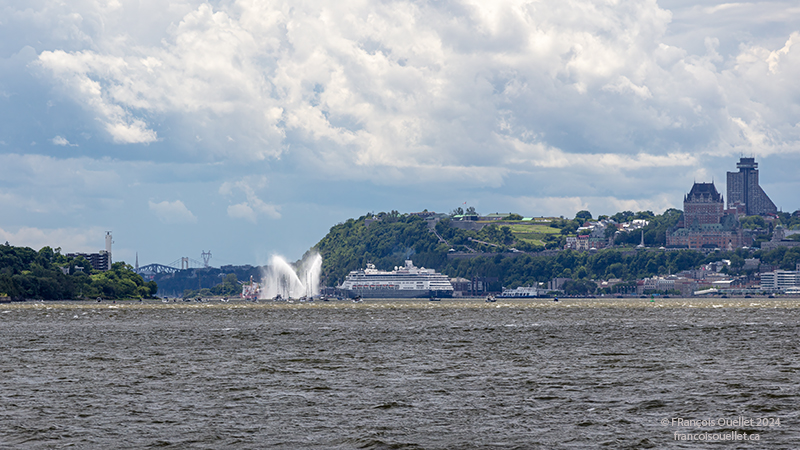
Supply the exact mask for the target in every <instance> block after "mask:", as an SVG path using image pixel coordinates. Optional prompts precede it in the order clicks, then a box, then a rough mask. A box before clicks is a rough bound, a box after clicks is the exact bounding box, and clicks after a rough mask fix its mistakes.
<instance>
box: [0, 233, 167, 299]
mask: <svg viewBox="0 0 800 450" xmlns="http://www.w3.org/2000/svg"><path fill="white" fill-rule="evenodd" d="M76 267H83V268H84V269H83V271H80V270H77V269H76ZM62 268H63V269H64V270H66V271H67V274H64V271H63V270H62ZM157 290H158V287H157V285H156V283H154V282H152V281H151V282H149V283H145V282H144V280H142V277H141V276H140V275H138V274H137V273H136V272H134V271H133V268H132V267H131V266H129V265H127V264H125V263H124V262H117V263H114V264H112V266H111V270H108V271H106V272H99V271H94V270H92V269H91V265H90V264H89V262H88V261H86V259H84V258H83V257H78V258H68V257H67V256H65V255H62V254H61V252H60V249H55V250H53V249H51V248H50V247H43V248H42V249H41V250H39V251H38V252H37V251H36V250H33V249H31V248H29V247H13V246H11V245H8V244H7V243H6V245H0V297H6V296H7V297H10V298H12V299H16V300H24V299H42V300H71V299H79V298H85V299H94V298H96V297H103V298H106V299H123V298H137V297H138V298H141V297H150V296H151V295H155V293H156V291H157Z"/></svg>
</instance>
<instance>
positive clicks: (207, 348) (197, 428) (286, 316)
mask: <svg viewBox="0 0 800 450" xmlns="http://www.w3.org/2000/svg"><path fill="white" fill-rule="evenodd" d="M798 332H800V301H797V300H764V299H746V300H725V301H723V300H682V299H672V300H659V301H657V302H649V301H648V300H638V299H637V300H565V301H561V302H559V303H553V302H548V301H543V300H526V301H506V302H504V301H502V300H501V301H499V302H498V303H491V304H487V303H482V302H479V301H474V302H469V301H443V302H427V301H403V302H387V301H375V302H365V303H361V304H352V303H334V302H331V303H314V304H295V305H292V304H272V303H268V304H264V303H261V304H252V303H238V304H233V303H231V304H196V303H191V304H188V303H179V304H161V303H157V304H147V303H144V304H139V303H136V304H122V303H118V304H114V305H111V304H108V303H102V304H97V303H44V304H42V303H37V304H31V303H25V304H11V305H0V354H1V355H2V363H1V364H0V447H4V448H5V447H8V448H62V447H69V446H74V447H76V448H149V447H164V448H209V449H216V448H287V449H289V448H291V449H294V448H319V449H323V448H324V449H329V448H341V449H348V448H368V449H384V448H385V449H389V448H391V449H405V448H408V449H415V448H425V449H456V448H464V449H471V448H478V449H482V448H486V449H490V448H502V449H505V448H613V449H616V448H649V447H652V448H722V447H725V448H743V449H755V448H787V449H788V448H797V446H798V445H800V424H798V420H800V417H799V416H800V412H799V411H798V405H800V397H798V395H799V394H800V388H798V382H799V381H800V376H799V374H800V350H798V335H799V333H798ZM738 417H744V418H753V419H756V418H778V419H779V420H780V426H754V425H744V426H738V425H735V424H732V425H722V426H709V425H706V426H703V425H702V424H701V425H700V426H695V427H680V426H677V425H673V423H676V422H673V421H672V419H685V420H689V419H700V420H702V419H713V420H716V419H718V418H730V419H736V418H738ZM664 419H668V421H669V422H670V424H668V425H662V424H661V421H662V420H664ZM773 424H774V422H773ZM731 431H733V432H737V433H745V432H746V433H748V435H749V436H750V437H751V438H752V436H753V434H758V435H759V441H758V442H753V441H748V442H744V441H734V442H730V441H727V442H721V443H716V444H709V443H704V442H686V441H679V440H675V433H676V432H679V433H695V434H697V433H709V434H711V433H717V434H719V433H726V432H727V433H730V432H731Z"/></svg>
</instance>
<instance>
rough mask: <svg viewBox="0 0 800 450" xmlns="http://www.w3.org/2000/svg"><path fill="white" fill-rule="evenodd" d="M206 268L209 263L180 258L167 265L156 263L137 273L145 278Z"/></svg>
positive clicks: (144, 267)
mask: <svg viewBox="0 0 800 450" xmlns="http://www.w3.org/2000/svg"><path fill="white" fill-rule="evenodd" d="M204 267H208V263H203V262H200V261H198V260H196V259H192V258H179V259H176V260H175V261H172V262H171V263H169V264H167V265H164V264H157V263H154V264H148V265H146V266H142V267H139V269H138V270H137V271H136V273H138V274H139V275H143V276H144V275H150V276H153V275H159V274H162V273H176V272H180V271H181V270H187V269H201V268H204Z"/></svg>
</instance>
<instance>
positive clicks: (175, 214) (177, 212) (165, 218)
mask: <svg viewBox="0 0 800 450" xmlns="http://www.w3.org/2000/svg"><path fill="white" fill-rule="evenodd" d="M147 203H148V205H149V207H150V211H153V213H154V214H155V215H156V217H158V220H160V221H162V222H163V223H166V224H182V223H195V222H197V217H195V215H194V214H192V212H191V211H189V208H187V207H186V205H184V204H183V202H182V201H180V200H175V201H174V202H169V201H166V200H164V201H163V202H159V203H154V202H153V201H148V202H147Z"/></svg>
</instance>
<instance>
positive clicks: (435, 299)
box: [429, 297, 442, 302]
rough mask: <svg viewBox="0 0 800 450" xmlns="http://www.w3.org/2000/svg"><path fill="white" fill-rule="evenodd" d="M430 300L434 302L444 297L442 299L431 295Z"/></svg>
mask: <svg viewBox="0 0 800 450" xmlns="http://www.w3.org/2000/svg"><path fill="white" fill-rule="evenodd" d="M429 301H432V302H440V301H442V299H440V298H436V297H431V298H430V299H429Z"/></svg>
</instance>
